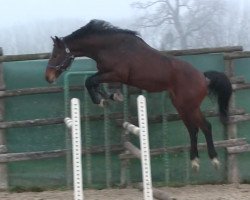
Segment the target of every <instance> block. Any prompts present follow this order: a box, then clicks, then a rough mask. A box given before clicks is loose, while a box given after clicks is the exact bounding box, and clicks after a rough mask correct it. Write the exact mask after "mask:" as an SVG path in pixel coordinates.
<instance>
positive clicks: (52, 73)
mask: <svg viewBox="0 0 250 200" xmlns="http://www.w3.org/2000/svg"><path fill="white" fill-rule="evenodd" d="M58 76H59V75H58V74H57V71H56V70H55V69H53V68H47V69H46V73H45V79H46V81H47V82H48V83H53V82H55V80H56V79H57V77H58Z"/></svg>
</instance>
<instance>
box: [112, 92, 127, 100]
mask: <svg viewBox="0 0 250 200" xmlns="http://www.w3.org/2000/svg"><path fill="white" fill-rule="evenodd" d="M113 100H114V101H123V100H124V98H123V95H122V94H121V93H119V92H116V93H114V94H113Z"/></svg>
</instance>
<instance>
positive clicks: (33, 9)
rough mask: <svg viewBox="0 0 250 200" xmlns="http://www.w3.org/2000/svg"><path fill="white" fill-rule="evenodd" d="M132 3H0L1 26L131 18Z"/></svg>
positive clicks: (105, 0)
mask: <svg viewBox="0 0 250 200" xmlns="http://www.w3.org/2000/svg"><path fill="white" fill-rule="evenodd" d="M134 1H135V0H0V13H1V19H0V26H2V27H3V26H12V25H16V24H20V23H21V24H23V23H26V22H29V21H35V20H38V19H39V20H40V19H44V20H47V19H63V18H78V19H83V20H84V21H89V20H90V19H93V18H95V19H103V20H107V21H114V20H121V19H128V18H132V17H133V16H134V15H135V14H136V10H135V9H133V8H131V6H130V4H131V3H132V2H134Z"/></svg>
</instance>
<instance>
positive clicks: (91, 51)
mask: <svg viewBox="0 0 250 200" xmlns="http://www.w3.org/2000/svg"><path fill="white" fill-rule="evenodd" d="M52 39H53V42H54V47H53V51H52V53H51V57H50V59H49V61H48V65H47V68H46V73H45V78H46V80H47V81H48V82H49V83H52V82H54V81H55V80H56V79H57V78H58V77H59V76H60V74H61V73H62V72H64V71H65V70H67V69H68V68H69V66H70V65H71V63H72V62H73V60H74V58H75V57H82V56H86V57H89V58H91V59H93V60H95V61H96V64H97V70H98V71H97V73H96V74H94V75H93V76H90V77H88V78H87V79H86V82H85V86H86V88H87V90H88V92H89V94H90V97H91V99H92V101H93V103H95V104H100V105H102V103H103V99H108V98H109V99H113V100H121V98H119V95H118V94H117V93H113V94H111V95H108V94H107V93H105V92H104V91H102V90H101V89H100V84H101V83H113V82H116V83H123V84H127V85H130V86H134V87H138V88H139V89H143V90H146V91H148V92H161V91H165V90H167V91H168V92H169V95H170V98H171V101H172V103H173V105H174V106H175V108H176V110H177V111H178V113H179V115H180V118H181V119H182V120H183V122H184V124H185V126H186V128H187V130H188V132H189V136H190V143H191V148H190V159H191V166H192V168H194V169H195V170H199V159H198V157H199V156H198V149H197V137H198V131H199V129H201V130H202V132H203V133H204V135H205V139H206V142H207V149H208V155H209V157H210V159H211V161H212V164H213V165H214V166H215V168H218V167H219V166H220V162H219V160H218V158H217V153H216V150H215V147H214V143H213V138H212V127H211V124H210V123H209V122H208V121H207V120H206V119H205V117H204V116H203V114H202V112H201V110H200V104H201V102H202V101H203V99H204V98H205V96H206V95H208V93H209V91H211V92H213V93H214V94H216V95H217V97H218V105H219V106H218V107H219V114H220V119H221V121H222V123H224V124H225V123H226V122H227V120H228V106H229V100H230V97H231V94H232V86H231V83H230V81H229V79H228V78H227V76H226V75H225V74H223V73H221V72H217V71H208V72H205V73H201V72H199V71H198V70H197V69H195V68H194V67H193V66H192V65H191V64H189V63H187V62H185V61H182V60H179V59H177V58H175V57H172V56H166V55H162V54H161V53H160V52H159V51H158V50H156V49H154V48H152V47H150V46H149V45H148V44H147V43H146V42H144V41H143V39H142V38H141V37H139V36H138V33H137V32H135V31H131V30H127V29H120V28H118V27H115V26H113V25H111V24H110V23H108V22H106V21H102V20H91V21H90V22H89V23H88V24H86V25H85V26H83V27H82V28H80V29H78V30H76V31H75V32H73V33H72V34H70V35H68V36H66V37H63V38H58V37H54V38H53V37H52Z"/></svg>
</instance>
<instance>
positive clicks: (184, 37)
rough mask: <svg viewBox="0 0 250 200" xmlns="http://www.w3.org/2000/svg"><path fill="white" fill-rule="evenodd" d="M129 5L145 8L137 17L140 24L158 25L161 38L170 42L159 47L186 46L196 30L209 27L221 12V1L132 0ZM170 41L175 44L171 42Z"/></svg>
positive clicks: (143, 25)
mask: <svg viewBox="0 0 250 200" xmlns="http://www.w3.org/2000/svg"><path fill="white" fill-rule="evenodd" d="M133 6H134V7H136V8H138V9H143V10H145V14H144V15H143V16H142V17H141V18H140V20H139V22H140V23H139V25H140V26H141V27H143V28H147V27H161V30H162V32H163V34H162V35H164V36H163V37H162V39H164V40H168V41H169V42H170V44H171V45H163V44H162V47H164V46H167V47H172V48H173V47H174V46H175V47H179V48H182V49H186V48H188V47H190V46H191V45H190V42H189V41H190V40H191V39H193V37H194V36H195V35H197V32H199V31H200V30H202V29H205V28H207V29H210V28H212V27H213V24H214V23H213V22H215V21H216V20H218V17H219V16H221V15H222V14H223V10H224V0H220V1H217V0H202V1H197V0H154V1H148V2H146V3H141V2H136V3H134V4H133ZM208 26H209V28H208ZM174 41H178V42H179V44H175V45H173V43H174ZM166 42H167V41H166Z"/></svg>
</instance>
